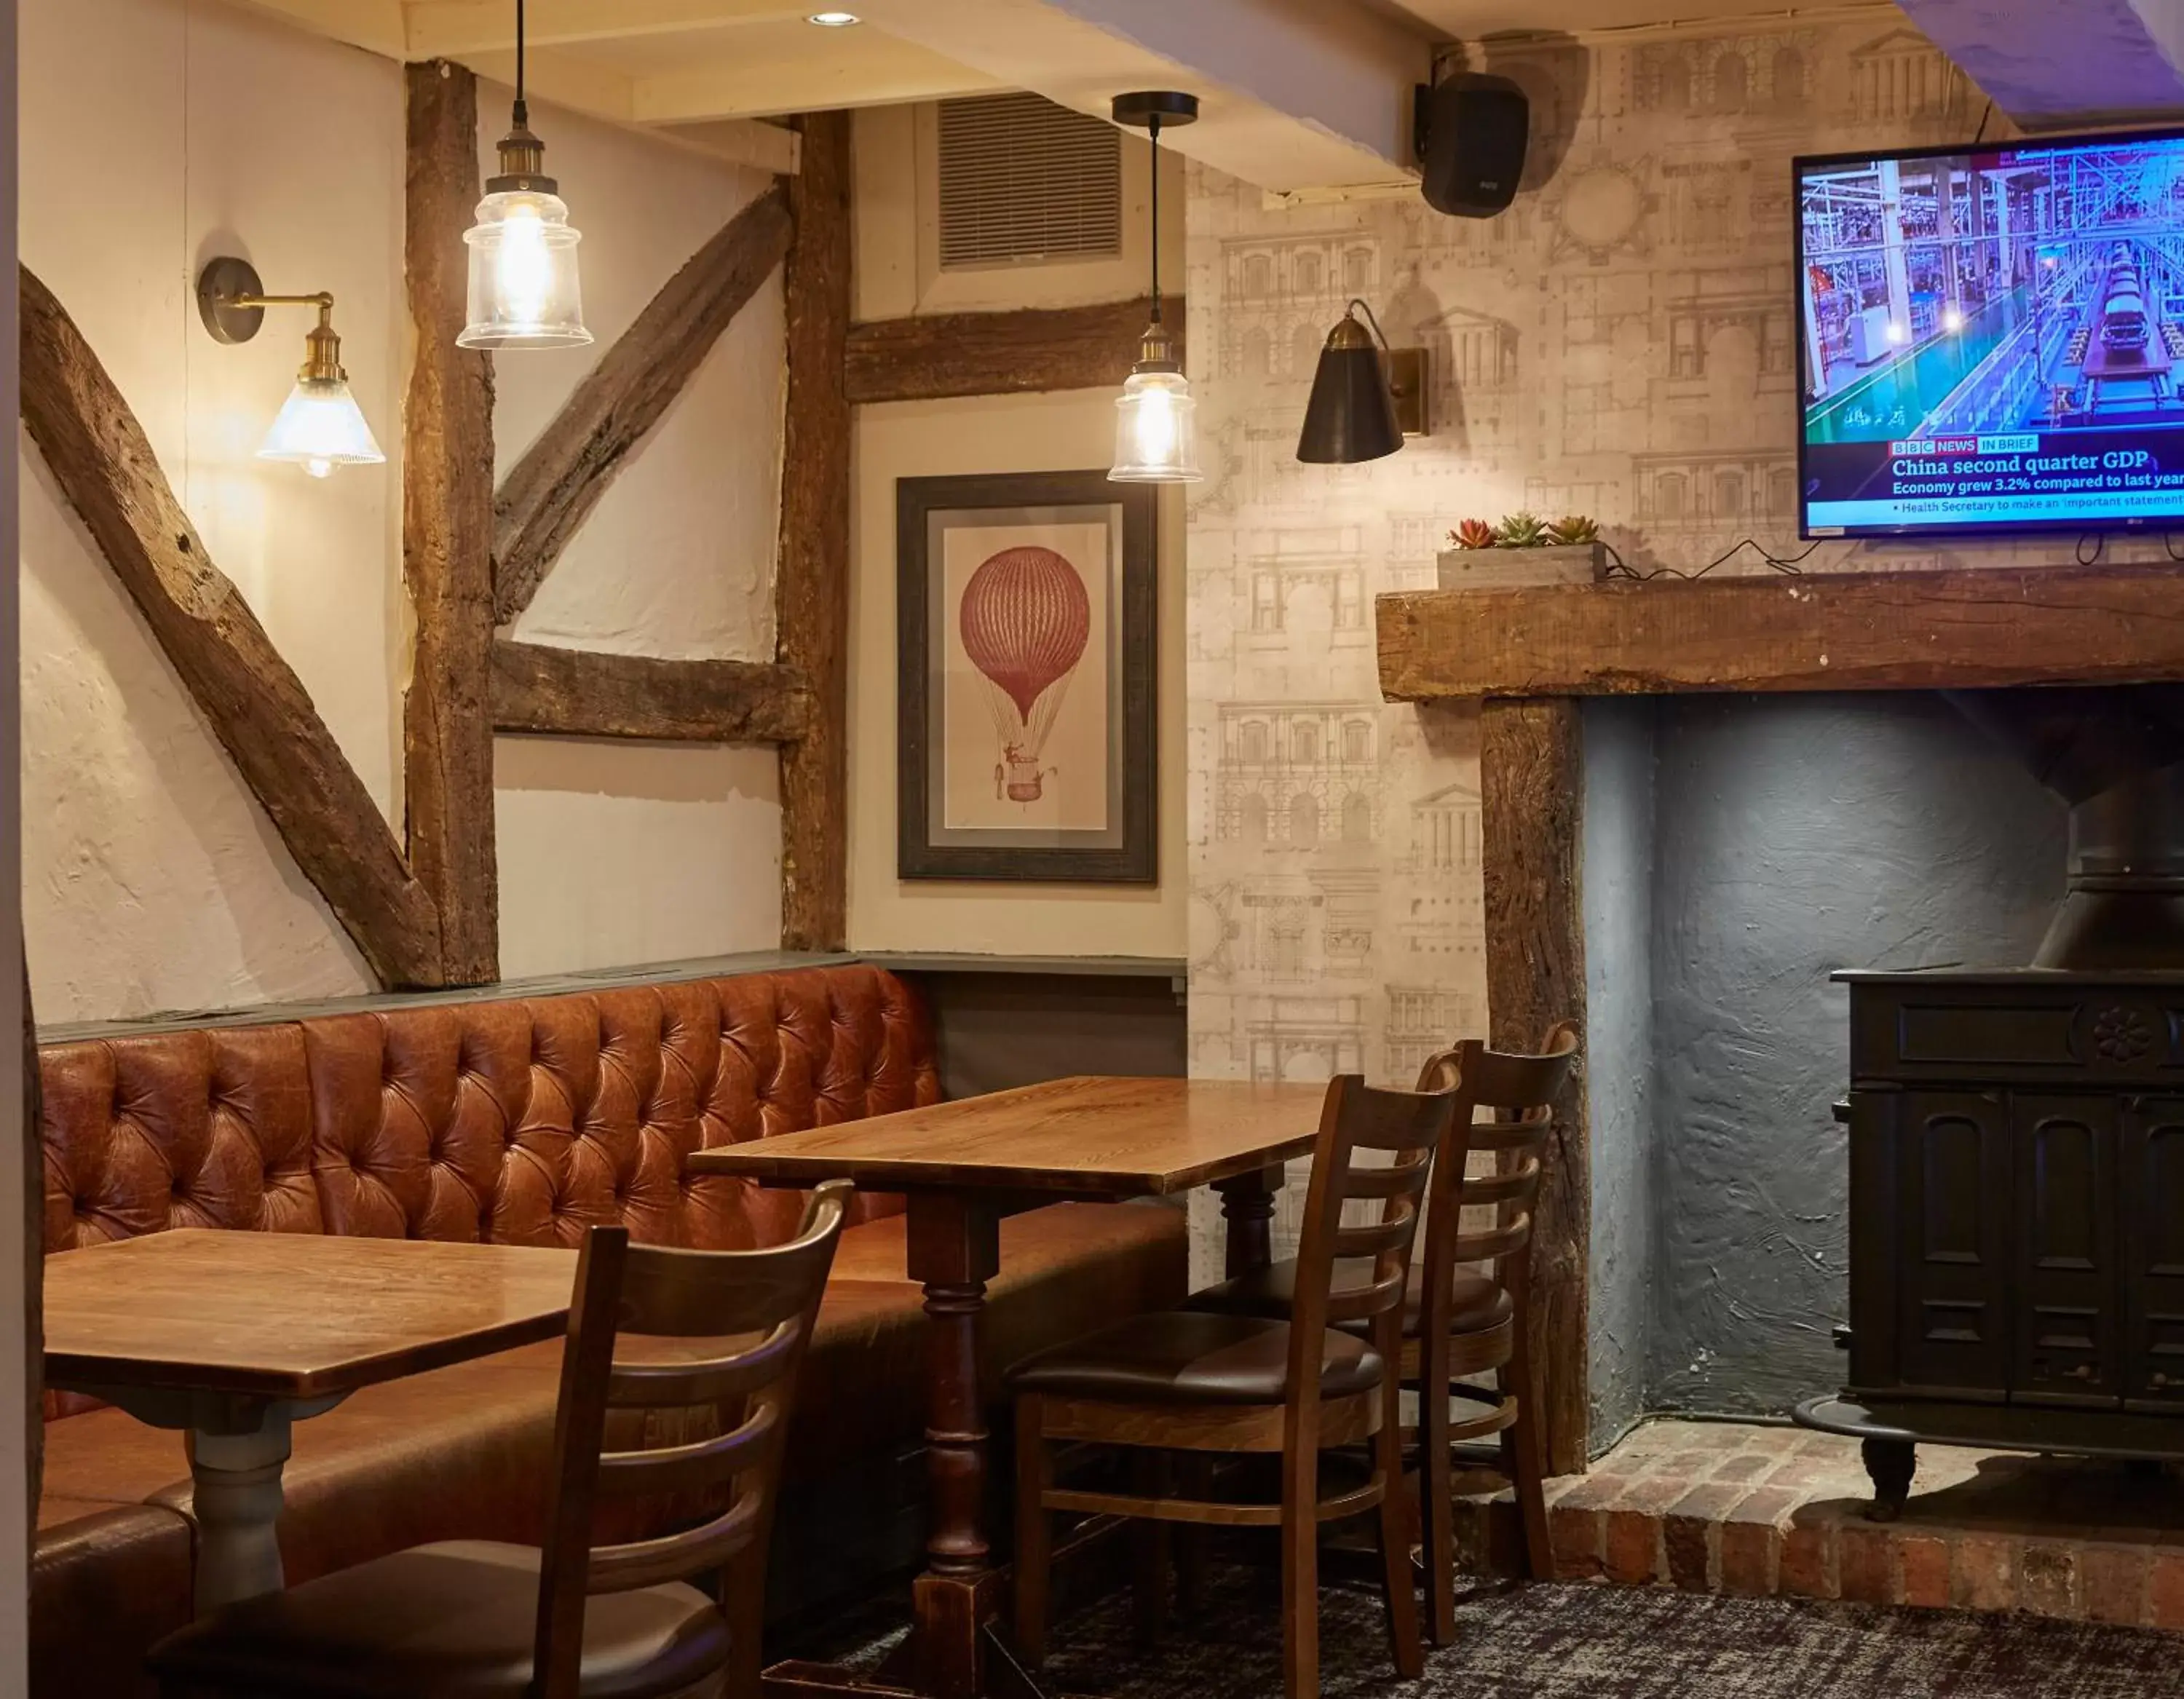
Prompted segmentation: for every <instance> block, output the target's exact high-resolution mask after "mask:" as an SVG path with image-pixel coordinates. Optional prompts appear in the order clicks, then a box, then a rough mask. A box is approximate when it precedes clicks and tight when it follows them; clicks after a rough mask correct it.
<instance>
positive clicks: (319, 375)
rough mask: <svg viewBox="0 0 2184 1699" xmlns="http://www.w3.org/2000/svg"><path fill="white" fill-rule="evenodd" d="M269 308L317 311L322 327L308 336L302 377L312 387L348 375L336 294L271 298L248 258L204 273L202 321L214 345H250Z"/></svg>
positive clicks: (221, 262)
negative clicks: (336, 316)
mask: <svg viewBox="0 0 2184 1699" xmlns="http://www.w3.org/2000/svg"><path fill="white" fill-rule="evenodd" d="M268 307H316V308H317V309H319V322H318V323H317V325H315V326H314V327H313V328H312V329H311V330H310V331H307V332H306V333H305V335H304V364H303V368H302V370H301V373H300V376H302V377H303V378H304V381H305V382H317V383H326V382H337V381H338V380H339V379H340V378H341V377H342V376H343V371H342V363H341V337H339V336H338V335H337V334H336V333H335V331H334V298H333V292H332V291H331V290H327V289H320V290H318V291H317V292H315V293H312V294H308V295H270V294H268V293H266V292H265V285H264V284H263V283H261V282H260V281H259V277H258V272H257V270H256V268H255V267H253V265H251V264H250V262H249V261H248V260H247V259H234V258H231V257H223V258H221V259H214V260H212V261H210V262H209V263H208V264H207V265H206V266H205V269H204V270H203V271H201V272H199V273H198V317H199V318H201V319H203V320H204V327H205V329H206V330H207V331H209V332H210V333H211V335H212V338H213V340H214V342H219V343H247V342H248V341H249V340H250V339H251V338H252V337H254V336H256V335H257V334H258V331H259V326H261V325H262V324H264V323H265V309H267V308H268Z"/></svg>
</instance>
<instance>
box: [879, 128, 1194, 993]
mask: <svg viewBox="0 0 2184 1699" xmlns="http://www.w3.org/2000/svg"><path fill="white" fill-rule="evenodd" d="M929 114H930V109H912V108H909V107H898V108H882V109H872V110H869V111H865V112H861V113H859V114H857V120H856V132H855V144H856V147H855V152H856V162H855V163H856V173H857V177H856V241H857V248H856V278H857V285H856V287H857V303H856V315H857V316H858V317H859V318H861V319H876V318H886V317H894V316H897V315H904V314H908V313H912V312H956V311H961V310H967V309H1003V308H1009V307H1035V306H1036V307H1049V306H1064V305H1072V304H1083V303H1085V302H1092V301H1101V300H1110V301H1112V300H1117V299H1122V298H1127V297H1129V296H1133V295H1139V294H1142V293H1144V292H1145V287H1146V265H1147V254H1146V252H1145V242H1144V239H1143V238H1142V237H1126V239H1125V244H1124V252H1123V255H1122V257H1121V258H1120V259H1114V260H1106V261H1095V262H1089V263H1086V262H1078V263H1071V264H1064V265H1023V266H1017V267H1013V268H1007V269H1001V268H996V269H995V270H986V271H979V272H971V273H961V272H959V273H953V274H950V275H947V276H942V275H940V274H939V270H938V267H937V265H936V264H935V263H934V259H933V250H934V248H935V246H936V244H935V242H934V241H933V233H932V231H931V230H930V228H929V227H928V222H927V220H923V219H922V218H921V214H920V205H919V197H918V175H919V173H920V172H921V171H928V172H929V171H930V170H931V169H932V164H933V161H932V158H931V153H932V149H931V147H930V131H931V128H932V125H931V122H930V117H929ZM1123 149H1124V152H1123V166H1124V175H1123V198H1124V219H1125V229H1126V230H1127V231H1142V230H1143V229H1144V228H1145V218H1146V212H1147V197H1148V190H1149V187H1150V177H1149V175H1148V173H1147V172H1146V170H1145V165H1144V156H1145V147H1144V143H1143V142H1131V141H1128V140H1126V141H1125V142H1124V143H1123ZM1168 169H1169V170H1170V171H1171V172H1173V173H1174V175H1173V179H1172V180H1171V179H1164V180H1163V191H1164V192H1163V195H1162V202H1163V211H1164V212H1165V213H1167V214H1169V216H1168V218H1167V220H1166V228H1165V229H1164V231H1163V232H1162V260H1163V262H1164V270H1165V271H1166V273H1167V276H1166V277H1165V280H1164V281H1165V283H1166V287H1167V288H1168V289H1169V290H1171V291H1179V290H1180V288H1181V287H1182V282H1183V272H1182V265H1181V259H1182V248H1183V243H1182V240H1181V237H1182V216H1181V209H1182V200H1183V197H1182V194H1181V192H1180V191H1181V187H1182V181H1181V170H1180V164H1179V162H1178V161H1176V160H1174V159H1173V158H1171V159H1169V161H1168ZM1170 262H1172V263H1170ZM1115 393H1116V392H1114V391H1111V390H1106V389H1089V390H1074V391H1067V392H1063V393H1055V394H1047V395H1018V396H995V397H980V398H972V399H967V400H953V401H911V402H893V403H889V404H885V405H882V406H872V407H861V408H859V409H856V417H855V426H854V437H853V439H852V448H853V459H854V467H855V472H854V476H855V484H854V494H853V498H852V501H853V505H852V507H851V518H850V560H851V584H850V914H849V918H850V945H851V947H852V948H854V949H858V950H964V951H971V952H975V953H985V954H995V955H1151V956H1170V957H1173V956H1180V955H1182V954H1183V953H1184V936H1185V932H1186V925H1185V914H1184V904H1185V898H1186V891H1185V878H1184V860H1183V847H1184V838H1183V825H1184V765H1185V759H1184V744H1183V706H1184V694H1183V685H1184V671H1183V669H1184V579H1185V573H1184V525H1183V503H1182V501H1181V500H1180V499H1179V498H1178V495H1177V494H1176V493H1174V492H1173V491H1170V492H1167V493H1165V494H1164V496H1163V499H1162V522H1161V527H1160V615H1159V618H1160V661H1159V673H1158V677H1159V723H1160V763H1161V784H1160V879H1159V883H1157V884H1155V885H1151V886H1142V885H1026V884H1017V883H963V882H958V881H956V880H945V881H939V880H905V879H898V878H897V877H895V822H896V788H897V777H898V767H897V761H896V750H895V721H896V716H895V705H896V701H897V691H896V679H895V572H896V560H895V482H896V480H898V479H900V478H906V477H928V476H946V475H950V474H959V473H969V472H1035V471H1078V470H1081V469H1083V468H1085V467H1104V466H1106V465H1108V464H1109V463H1110V461H1111V459H1112V455H1113V454H1114V447H1115V436H1114V432H1115Z"/></svg>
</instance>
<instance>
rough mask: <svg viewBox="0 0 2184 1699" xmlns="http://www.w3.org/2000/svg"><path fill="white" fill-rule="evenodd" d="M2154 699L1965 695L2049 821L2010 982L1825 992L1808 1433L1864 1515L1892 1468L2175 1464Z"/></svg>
mask: <svg viewBox="0 0 2184 1699" xmlns="http://www.w3.org/2000/svg"><path fill="white" fill-rule="evenodd" d="M2179 703H2180V697H2179V695H2178V694H2177V693H2176V692H2174V691H2170V690H2165V689H2164V690H2154V689H2148V690H2141V691H2103V692H2091V691H2058V692H2036V693H2023V694H2008V695H1999V694H1997V695H1992V696H1975V697H1968V698H1965V699H1962V700H1960V701H1959V703H1958V705H1959V706H1960V707H1963V708H1964V710H1965V711H1966V713H1967V714H1969V715H1970V716H1971V717H1972V718H1973V719H1975V721H1978V722H1979V723H1980V724H1981V725H1982V726H1984V727H1986V728H1987V729H1988V730H1989V731H1991V732H1992V733H1995V734H1996V735H1997V737H1999V738H2002V739H2003V741H2004V742H2005V743H2007V744H2009V745H2010V746H2011V747H2012V748H2013V749H2016V750H2017V751H2018V752H2019V753H2020V755H2024V756H2025V759H2026V760H2027V761H2028V763H2029V764H2030V765H2031V766H2032V768H2033V771H2034V772H2036V774H2037V775H2038V776H2039V777H2041V778H2042V780H2043V781H2045V782H2046V783H2048V784H2049V785H2050V786H2051V787H2052V788H2055V789H2056V790H2058V791H2059V793H2060V794H2062V795H2063V796H2064V799H2065V800H2067V801H2068V802H2070V805H2071V816H2070V831H2071V866H2070V888H2069V894H2068V895H2067V896H2066V898H2065V899H2064V905H2063V908H2062V911H2061V912H2060V913H2059V915H2058V916H2057V917H2056V921H2055V924H2054V926H2053V928H2052V929H2051V931H2050V932H2049V934H2048V940H2047V942H2046V943H2045V944H2043V945H2042V950H2041V953H2040V956H2039V958H2038V960H2037V961H2036V964H2035V965H2034V966H2031V967H2029V968H2023V969H2018V970H2014V971H2003V972H1960V971H1942V972H1919V973H1845V974H1842V975H1840V976H1838V977H1839V978H1841V979H1842V980H1844V981H1846V982H1847V983H1848V984H1849V986H1850V998H1851V1094H1850V1098H1849V1100H1848V1101H1847V1103H1846V1104H1843V1105H1839V1106H1837V1115H1838V1118H1840V1119H1842V1120H1844V1121H1846V1122H1847V1124H1848V1128H1849V1142H1850V1325H1849V1327H1848V1328H1847V1329H1844V1330H1843V1334H1842V1342H1843V1343H1845V1344H1846V1345H1847V1348H1848V1351H1849V1354H1850V1372H1849V1378H1848V1380H1847V1384H1846V1386H1845V1388H1844V1390H1843V1393H1842V1395H1841V1396H1840V1397H1836V1398H1824V1399H1814V1400H1812V1401H1808V1403H1806V1404H1804V1405H1802V1406H1801V1407H1799V1410H1798V1412H1797V1415H1798V1419H1799V1420H1800V1421H1802V1422H1804V1423H1807V1424H1808V1425H1809V1426H1814V1427H1818V1428H1822V1429H1829V1430H1831V1431H1834V1432H1838V1433H1847V1434H1856V1435H1858V1437H1859V1438H1861V1439H1862V1440H1864V1455H1865V1462H1866V1468H1867V1471H1868V1473H1869V1474H1870V1475H1871V1476H1872V1478H1873V1484H1874V1491H1875V1508H1874V1512H1873V1513H1874V1515H1875V1517H1876V1518H1880V1519H1884V1520H1886V1519H1888V1518H1892V1517H1894V1516H1895V1515H1896V1513H1897V1512H1898V1511H1899V1510H1900V1509H1901V1508H1902V1507H1903V1501H1904V1499H1905V1497H1906V1496H1908V1493H1909V1490H1910V1486H1911V1479H1912V1474H1913V1471H1914V1468H1915V1465H1916V1451H1915V1447H1916V1446H1918V1445H1919V1444H1920V1443H1936V1444H1950V1445H1973V1446H1995V1447H1998V1448H2013V1447H2014V1448H2020V1449H2031V1450H2039V1451H2063V1452H2076V1453H2084V1454H2087V1455H2097V1456H2109V1457H2142V1458H2172V1459H2184V710H2180V706H2179Z"/></svg>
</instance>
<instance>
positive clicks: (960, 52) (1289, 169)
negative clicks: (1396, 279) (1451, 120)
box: [858, 0, 1431, 190]
mask: <svg viewBox="0 0 2184 1699" xmlns="http://www.w3.org/2000/svg"><path fill="white" fill-rule="evenodd" d="M858 9H859V10H860V11H861V13H862V14H864V16H865V17H866V19H867V20H868V27H869V26H871V25H877V27H879V28H881V29H883V30H885V31H888V32H889V34H892V35H897V36H902V37H903V38H905V40H909V41H914V42H919V43H921V44H922V45H923V46H925V47H929V48H931V49H932V50H933V52H935V53H939V54H941V55H943V56H944V57H945V58H951V59H955V60H958V61H960V62H961V63H962V64H968V65H972V66H974V67H976V68H977V69H978V70H981V71H983V72H985V73H986V74H988V75H990V76H991V77H993V78H994V79H995V81H996V82H997V83H999V84H1000V85H1002V86H1009V87H1017V88H1028V89H1034V90H1036V91H1037V92H1039V93H1041V94H1044V95H1045V96H1046V97H1048V98H1049V99H1050V100H1055V101H1058V102H1060V103H1061V104H1062V105H1065V106H1069V107H1074V108H1075V109H1078V110H1079V111H1082V112H1089V113H1094V114H1099V115H1100V116H1103V117H1104V116H1105V115H1106V112H1107V104H1108V102H1109V101H1110V100H1111V99H1112V97H1114V96H1115V95H1117V94H1119V93H1122V92H1125V91H1128V90H1130V89H1140V88H1179V89H1183V90H1185V91H1187V92H1190V93H1193V94H1196V95H1198V96H1199V97H1200V98H1201V102H1202V107H1203V109H1202V112H1201V118H1200V121H1199V122H1198V123H1197V124H1196V125H1193V126H1192V127H1191V128H1190V129H1186V130H1180V131H1171V132H1169V133H1168V135H1167V137H1165V138H1164V140H1168V141H1172V142H1173V145H1174V147H1175V148H1176V150H1177V151H1178V153H1184V154H1187V155H1189V156H1190V157H1191V158H1193V159H1201V160H1203V161H1204V162H1205V163H1206V164H1209V165H1212V166H1214V167H1216V168H1217V169H1218V170H1223V171H1227V172H1229V173H1230V174H1231V175H1235V176H1239V177H1241V178H1243V179H1245V181H1249V182H1252V183H1256V184H1258V185H1260V186H1262V187H1266V188H1269V189H1277V190H1293V189H1301V188H1312V187H1331V186H1336V185H1354V184H1361V183H1385V182H1389V181H1394V180H1396V179H1399V178H1401V177H1403V176H1404V175H1407V174H1408V172H1409V170H1410V148H1409V136H1408V129H1409V114H1410V109H1411V94H1412V89H1413V87H1414V86H1416V85H1417V84H1418V83H1420V82H1424V81H1427V79H1428V76H1429V69H1430V64H1431V53H1430V47H1429V43H1428V42H1427V41H1426V39H1425V37H1424V35H1423V34H1418V35H1413V34H1412V33H1410V32H1409V31H1407V30H1405V29H1403V28H1402V27H1401V25H1397V24H1396V23H1395V22H1394V21H1392V20H1391V19H1388V18H1386V17H1384V16H1381V15H1379V14H1374V13H1371V12H1368V11H1366V10H1364V9H1363V8H1357V7H1352V6H1349V5H1340V4H1336V3H1334V0H1187V3H1186V0H947V3H946V4H944V5H941V4H935V3H933V0H863V3H862V4H861V5H860V7H859V8H858Z"/></svg>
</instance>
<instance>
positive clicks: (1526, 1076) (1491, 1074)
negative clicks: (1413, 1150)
mask: <svg viewBox="0 0 2184 1699" xmlns="http://www.w3.org/2000/svg"><path fill="white" fill-rule="evenodd" d="M1577 1053H1578V1033H1577V1028H1575V1027H1574V1025H1572V1024H1571V1023H1570V1022H1567V1021H1563V1022H1557V1024H1556V1025H1555V1026H1553V1027H1552V1028H1549V1030H1548V1033H1547V1035H1546V1039H1545V1040H1544V1041H1543V1042H1542V1043H1541V1046H1540V1052H1539V1054H1538V1055H1536V1056H1518V1055H1514V1054H1511V1053H1508V1052H1504V1051H1499V1050H1489V1049H1487V1047H1486V1046H1485V1044H1484V1043H1482V1042H1481V1041H1479V1039H1466V1040H1465V1041H1464V1042H1463V1043H1462V1044H1458V1045H1457V1047H1456V1048H1455V1049H1454V1050H1446V1051H1443V1052H1442V1053H1441V1054H1440V1055H1439V1056H1434V1057H1432V1058H1431V1059H1430V1060H1429V1061H1427V1063H1426V1065H1425V1066H1424V1068H1422V1069H1421V1070H1420V1071H1419V1073H1418V1086H1419V1089H1421V1090H1435V1089H1439V1090H1448V1091H1450V1092H1451V1094H1452V1095H1453V1096H1454V1097H1455V1099H1456V1109H1455V1125H1454V1127H1453V1128H1452V1129H1451V1139H1450V1142H1449V1143H1448V1144H1447V1145H1445V1146H1444V1147H1443V1148H1442V1150H1440V1153H1439V1155H1437V1156H1435V1160H1434V1180H1433V1189H1432V1194H1431V1200H1430V1202H1429V1205H1428V1207H1427V1212H1426V1229H1425V1245H1424V1248H1423V1250H1422V1251H1421V1253H1420V1258H1421V1266H1422V1267H1423V1270H1424V1280H1423V1285H1424V1299H1425V1301H1424V1305H1423V1306H1422V1314H1421V1316H1420V1326H1421V1327H1422V1328H1435V1327H1440V1328H1445V1327H1446V1326H1447V1324H1448V1317H1449V1313H1450V1305H1451V1301H1452V1297H1453V1290H1452V1289H1453V1285H1454V1281H1455V1276H1456V1267H1457V1263H1459V1262H1486V1261H1491V1262H1494V1263H1495V1264H1496V1277H1497V1278H1499V1279H1500V1280H1501V1281H1502V1284H1504V1285H1505V1286H1507V1287H1508V1289H1509V1290H1510V1293H1511V1295H1512V1296H1513V1297H1514V1298H1515V1299H1516V1301H1518V1304H1519V1306H1521V1305H1522V1304H1523V1303H1524V1297H1525V1292H1526V1289H1527V1287H1528V1285H1529V1279H1530V1273H1531V1270H1530V1262H1531V1238H1532V1205H1533V1203H1534V1200H1535V1199H1536V1198H1537V1197H1538V1195H1539V1188H1540V1176H1541V1165H1542V1162H1543V1161H1544V1157H1545V1153H1546V1146H1547V1143H1548V1141H1549V1140H1550V1139H1552V1137H1553V1135H1554V1117H1555V1103H1556V1101H1557V1099H1559V1098H1560V1097H1561V1096H1562V1094H1563V1088H1564V1087H1565V1086H1566V1085H1567V1084H1568V1081H1569V1078H1570V1073H1571V1071H1572V1070H1573V1069H1574V1067H1576V1065H1577ZM1482 1114H1484V1115H1489V1116H1493V1117H1497V1118H1495V1119H1490V1120H1481V1119H1480V1118H1479V1117H1481V1115H1482ZM1474 1150H1491V1151H1494V1152H1496V1155H1497V1161H1498V1163H1499V1166H1500V1168H1501V1172H1500V1173H1496V1174H1493V1175H1490V1176H1482V1177H1480V1178H1478V1179H1475V1180H1474V1178H1471V1177H1470V1175H1469V1174H1468V1173H1467V1170H1468V1167H1469V1165H1470V1160H1471V1154H1472V1152H1473V1151H1474ZM1474 1188H1476V1189H1474ZM1474 1201H1477V1202H1479V1203H1483V1204H1490V1205H1492V1206H1495V1210H1496V1217H1497V1220H1496V1225H1495V1228H1494V1229H1493V1230H1492V1232H1491V1234H1466V1233H1465V1232H1464V1231H1463V1210H1464V1207H1465V1206H1467V1205H1468V1204H1470V1203H1473V1202H1474ZM1482 1244H1483V1245H1486V1246H1487V1247H1488V1248H1487V1249H1485V1250H1483V1251H1481V1250H1478V1249H1476V1248H1475V1247H1477V1246H1479V1245H1482ZM1467 1247H1472V1248H1467Z"/></svg>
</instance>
